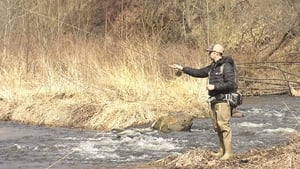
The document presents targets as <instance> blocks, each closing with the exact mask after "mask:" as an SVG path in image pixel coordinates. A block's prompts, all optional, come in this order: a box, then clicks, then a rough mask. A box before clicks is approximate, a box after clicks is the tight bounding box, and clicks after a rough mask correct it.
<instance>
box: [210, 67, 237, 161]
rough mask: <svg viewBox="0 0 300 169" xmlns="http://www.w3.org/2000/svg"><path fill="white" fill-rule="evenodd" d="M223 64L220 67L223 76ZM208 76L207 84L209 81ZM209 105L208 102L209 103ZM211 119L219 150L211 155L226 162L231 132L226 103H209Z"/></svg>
mask: <svg viewBox="0 0 300 169" xmlns="http://www.w3.org/2000/svg"><path fill="white" fill-rule="evenodd" d="M223 69H224V64H222V65H221V67H220V72H221V73H222V74H223ZM210 73H211V72H209V74H208V84H209V79H210ZM209 103H210V102H209ZM210 108H211V119H212V123H213V127H214V129H215V131H216V132H217V133H218V137H219V141H220V148H219V150H218V152H212V153H211V155H212V156H215V157H220V160H228V159H229V158H231V157H232V154H233V153H232V131H231V128H230V119H231V107H230V105H229V104H228V102H220V103H214V104H211V103H210Z"/></svg>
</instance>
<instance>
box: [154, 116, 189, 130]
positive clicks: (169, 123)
mask: <svg viewBox="0 0 300 169" xmlns="http://www.w3.org/2000/svg"><path fill="white" fill-rule="evenodd" d="M192 124H193V117H192V116H191V115H189V114H187V113H183V112H176V113H169V114H168V115H166V116H162V117H160V118H158V119H157V120H156V121H155V122H154V123H153V124H152V125H151V127H152V128H153V129H154V130H159V131H162V132H171V131H190V130H191V127H192Z"/></svg>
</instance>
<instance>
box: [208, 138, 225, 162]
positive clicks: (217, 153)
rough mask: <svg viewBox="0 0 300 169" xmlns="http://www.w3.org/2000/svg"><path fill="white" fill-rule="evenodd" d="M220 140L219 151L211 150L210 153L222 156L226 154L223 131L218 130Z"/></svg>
mask: <svg viewBox="0 0 300 169" xmlns="http://www.w3.org/2000/svg"><path fill="white" fill-rule="evenodd" d="M218 136H219V140H220V149H219V151H218V152H211V153H210V155H212V156H214V157H222V156H223V154H224V142H223V135H222V133H221V132H218Z"/></svg>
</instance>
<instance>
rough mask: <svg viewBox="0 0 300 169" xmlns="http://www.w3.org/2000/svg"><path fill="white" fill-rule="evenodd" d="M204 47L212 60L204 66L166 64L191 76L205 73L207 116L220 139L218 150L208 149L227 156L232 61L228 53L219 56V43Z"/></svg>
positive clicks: (229, 150) (234, 86)
mask: <svg viewBox="0 0 300 169" xmlns="http://www.w3.org/2000/svg"><path fill="white" fill-rule="evenodd" d="M206 51H207V52H208V56H209V57H210V59H211V60H212V63H211V64H210V65H208V66H206V67H203V68H200V69H195V68H191V67H183V66H181V65H178V64H173V65H170V66H171V67H172V68H174V69H177V70H178V71H182V72H183V73H185V74H188V75H190V76H192V77H198V78H206V77H208V84H207V86H206V89H207V90H208V94H209V103H210V107H211V118H212V122H213V127H214V129H215V131H216V132H217V133H218V137H219V141H220V149H219V151H218V152H212V153H211V155H213V156H216V157H220V159H221V160H227V159H229V158H231V157H232V155H233V152H232V132H231V127H230V119H231V113H232V109H233V107H232V106H230V104H229V101H228V98H229V96H230V94H231V93H235V92H236V91H237V82H236V71H235V64H234V61H233V59H232V58H231V57H229V56H223V53H224V48H223V46H222V45H220V44H213V45H211V46H210V47H209V48H208V49H206Z"/></svg>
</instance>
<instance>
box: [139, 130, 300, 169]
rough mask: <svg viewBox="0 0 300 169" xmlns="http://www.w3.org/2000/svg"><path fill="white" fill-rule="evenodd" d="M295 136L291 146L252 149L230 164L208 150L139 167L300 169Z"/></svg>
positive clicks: (298, 140)
mask: <svg viewBox="0 0 300 169" xmlns="http://www.w3.org/2000/svg"><path fill="white" fill-rule="evenodd" d="M293 134H294V135H293V136H292V137H291V139H290V140H289V141H288V142H287V143H283V144H282V145H278V146H275V147H272V148H267V149H252V150H249V151H247V152H245V153H238V154H235V155H234V157H233V158H232V159H230V160H228V161H220V160H218V159H216V158H215V157H212V156H211V155H210V154H209V151H207V150H201V149H195V150H190V151H188V152H185V153H183V154H178V155H173V156H168V157H165V158H163V159H161V160H158V161H155V162H152V163H149V164H146V165H141V166H138V168H145V169H146V168H156V169H159V168H164V169H216V168H226V169H236V168H247V169H248V168H253V169H282V168H290V169H298V168H299V166H300V151H299V148H300V133H293Z"/></svg>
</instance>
